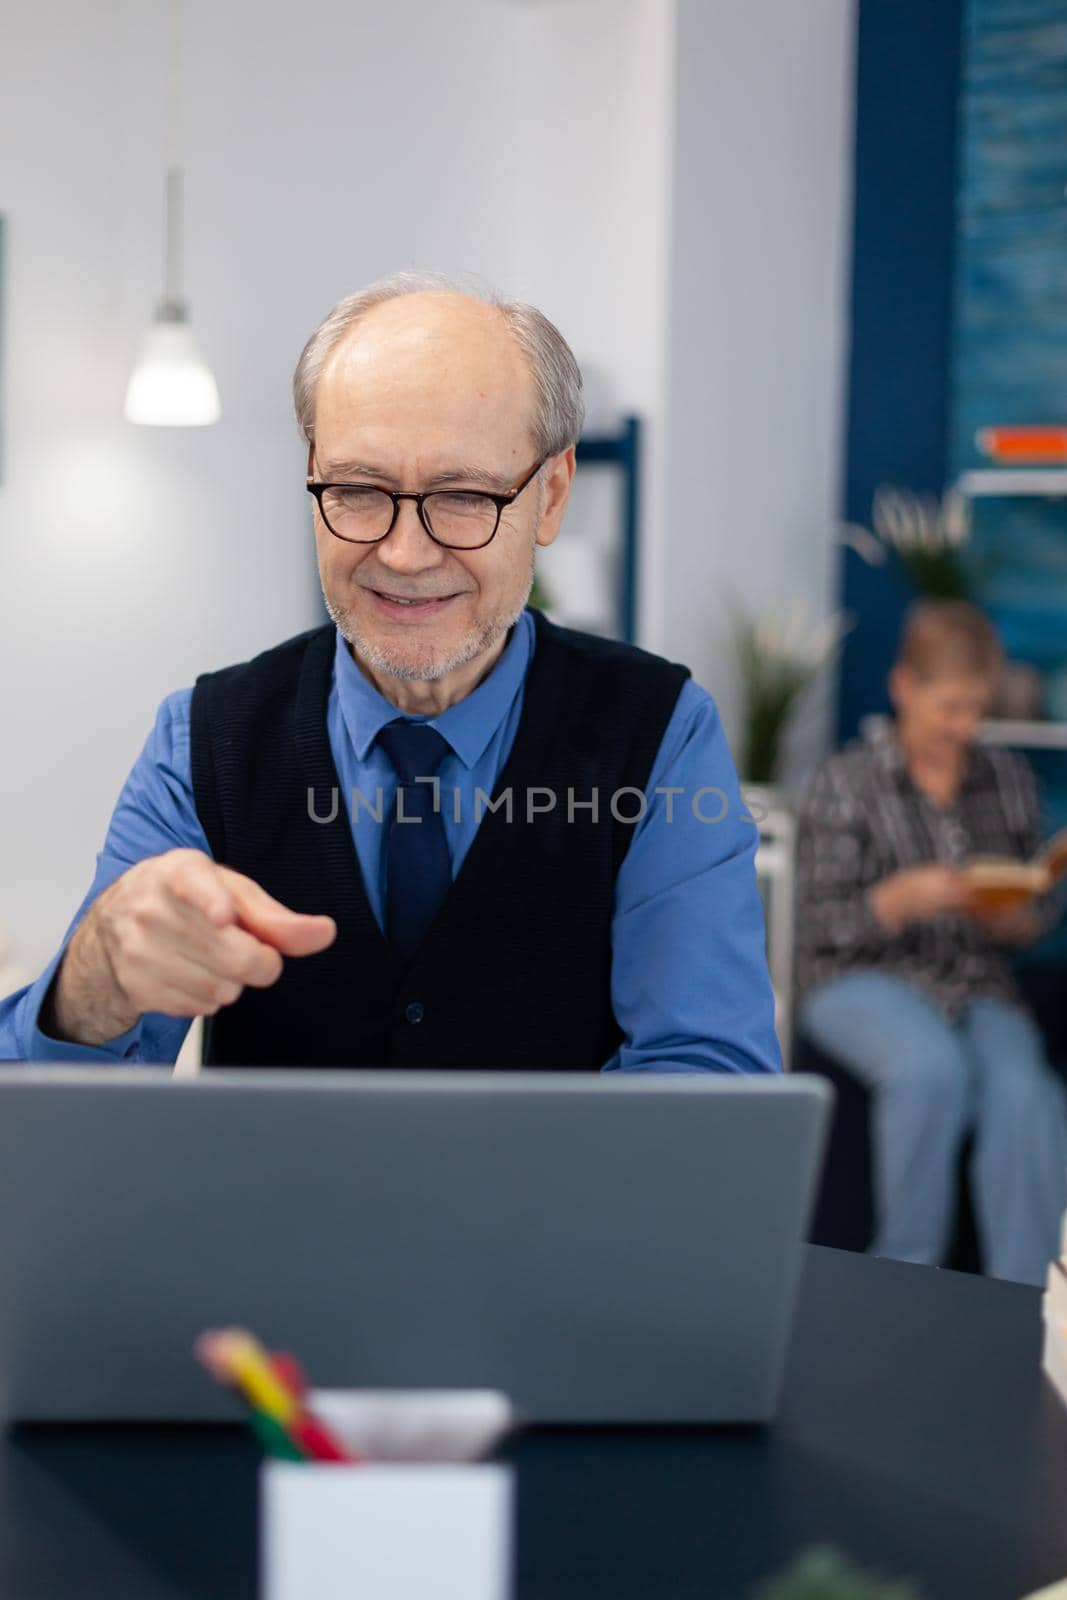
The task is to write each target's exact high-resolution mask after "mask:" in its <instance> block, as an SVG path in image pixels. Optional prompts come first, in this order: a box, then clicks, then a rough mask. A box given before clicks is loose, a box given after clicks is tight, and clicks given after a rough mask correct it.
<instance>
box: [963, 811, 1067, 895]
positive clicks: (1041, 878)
mask: <svg viewBox="0 0 1067 1600" xmlns="http://www.w3.org/2000/svg"><path fill="white" fill-rule="evenodd" d="M963 876H964V878H965V880H966V882H967V884H968V885H969V887H970V889H971V897H972V900H973V903H974V906H975V909H976V910H978V911H1010V910H1012V909H1013V908H1014V907H1015V906H1021V905H1024V904H1025V902H1026V901H1027V900H1031V899H1033V897H1034V896H1035V895H1039V894H1047V893H1048V891H1049V890H1050V889H1051V888H1053V886H1054V885H1055V884H1057V883H1059V882H1060V880H1061V878H1065V877H1067V828H1061V829H1060V831H1059V833H1057V834H1054V835H1053V837H1052V838H1051V839H1050V840H1049V842H1048V844H1046V845H1045V847H1044V848H1043V849H1042V850H1039V851H1038V853H1037V855H1036V856H1034V858H1033V860H1032V861H1016V860H1014V859H1013V858H1012V857H1011V856H973V857H972V858H971V860H970V861H968V862H967V864H966V866H965V867H964V868H963Z"/></svg>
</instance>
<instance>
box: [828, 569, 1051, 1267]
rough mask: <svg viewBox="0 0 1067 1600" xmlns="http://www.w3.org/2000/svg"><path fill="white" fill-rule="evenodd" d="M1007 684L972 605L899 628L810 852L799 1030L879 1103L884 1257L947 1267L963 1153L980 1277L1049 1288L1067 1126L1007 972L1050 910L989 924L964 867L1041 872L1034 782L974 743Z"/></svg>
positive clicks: (879, 1244) (832, 764)
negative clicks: (885, 695) (1031, 860)
mask: <svg viewBox="0 0 1067 1600" xmlns="http://www.w3.org/2000/svg"><path fill="white" fill-rule="evenodd" d="M1001 666H1002V657H1001V651H1000V646H999V643H998V641H997V637H996V634H995V633H994V631H993V628H992V626H991V624H990V623H989V621H988V620H987V618H986V617H985V616H984V615H983V614H982V613H981V612H980V611H978V610H976V609H975V608H974V607H973V606H970V605H967V604H965V603H964V602H962V601H944V602H937V603H934V602H926V603H922V604H919V605H918V606H916V607H915V608H914V610H913V611H912V612H911V613H910V615H909V617H908V618H907V620H906V622H905V626H904V631H903V635H902V638H901V643H900V649H899V653H898V658H897V661H896V664H895V666H894V667H893V670H892V673H891V675H890V679H889V688H890V698H891V700H892V702H893V706H894V709H895V712H896V716H895V718H894V720H892V721H889V720H888V719H885V720H884V721H882V722H881V723H880V725H878V726H877V727H876V728H875V729H874V730H873V731H872V732H871V734H870V735H869V736H868V737H867V738H865V739H862V740H856V741H855V742H854V743H852V744H850V745H848V746H846V748H845V749H843V750H841V751H839V752H838V753H837V754H836V755H833V756H831V757H830V758H829V760H828V761H827V762H826V763H825V764H824V765H823V767H822V769H821V770H820V771H819V773H818V774H817V776H816V778H815V781H814V783H813V785H812V788H811V791H810V794H809V796H808V799H807V802H806V805H805V807H804V809H803V812H802V816H801V819H800V827H799V833H798V842H797V851H798V861H797V868H798V901H799V926H798V941H797V986H798V1005H799V1012H798V1025H799V1029H800V1031H801V1032H802V1033H804V1034H806V1035H807V1037H808V1038H810V1039H811V1040H812V1041H813V1042H814V1043H815V1044H816V1045H817V1046H819V1048H820V1049H823V1050H825V1051H826V1052H827V1053H828V1054H829V1055H831V1056H833V1057H835V1058H836V1059H837V1060H839V1061H840V1062H841V1063H842V1064H843V1065H844V1066H846V1067H847V1068H849V1069H850V1070H851V1072H852V1073H853V1074H854V1075H855V1076H856V1077H857V1078H859V1079H860V1080H861V1081H862V1082H863V1083H864V1084H865V1085H866V1086H867V1087H868V1089H869V1090H870V1092H871V1095H872V1102H873V1103H872V1142H873V1186H874V1196H875V1210H876V1215H877V1230H876V1235H875V1239H874V1243H873V1244H872V1246H871V1249H872V1251H873V1252H874V1253H875V1254H876V1255H883V1256H893V1257H895V1258H897V1259H898V1260H902V1261H917V1262H926V1263H931V1264H936V1263H938V1262H940V1261H941V1260H942V1259H943V1256H944V1253H945V1250H946V1248H947V1246H948V1243H949V1237H950V1231H951V1227H952V1217H953V1206H954V1200H955V1194H956V1176H955V1175H956V1170H957V1164H958V1159H959V1150H960V1144H961V1141H962V1139H963V1137H964V1135H965V1133H966V1132H967V1131H968V1130H973V1133H974V1155H973V1161H972V1165H971V1174H970V1176H971V1186H972V1193H973V1196H974V1208H975V1218H976V1223H977V1226H978V1231H979V1240H980V1243H981V1247H982V1255H983V1259H984V1262H985V1265H986V1270H987V1271H988V1272H990V1273H991V1274H992V1275H993V1276H995V1277H999V1278H1013V1279H1017V1280H1019V1281H1021V1282H1026V1283H1043V1282H1044V1279H1045V1272H1046V1268H1047V1266H1048V1263H1049V1261H1050V1260H1051V1259H1052V1258H1053V1257H1054V1256H1056V1255H1058V1254H1059V1243H1058V1238H1059V1221H1060V1217H1061V1214H1062V1212H1063V1210H1064V1207H1065V1205H1067V1108H1065V1105H1064V1094H1063V1089H1062V1086H1061V1084H1060V1082H1059V1080H1058V1079H1057V1078H1056V1076H1055V1075H1054V1074H1053V1072H1052V1070H1051V1069H1050V1067H1049V1065H1048V1063H1047V1061H1046V1058H1045V1051H1044V1046H1043V1042H1042V1039H1041V1035H1040V1033H1039V1031H1038V1028H1037V1026H1036V1024H1035V1022H1034V1021H1033V1019H1032V1017H1031V1016H1030V1014H1029V1012H1028V1011H1027V1010H1026V1008H1025V1006H1024V1004H1023V1001H1022V998H1021V995H1020V993H1019V991H1018V989H1017V987H1016V984H1015V981H1014V978H1013V976H1012V969H1011V962H1010V958H1009V953H1010V950H1011V948H1012V947H1019V946H1022V945H1025V944H1028V943H1031V942H1032V941H1033V940H1035V939H1036V938H1037V937H1038V936H1039V935H1040V934H1041V932H1043V931H1044V929H1045V928H1046V927H1047V925H1048V920H1049V917H1050V915H1051V914H1052V913H1051V910H1050V907H1049V906H1048V905H1047V904H1041V903H1039V902H1030V903H1028V904H1027V905H1026V906H1025V907H1024V908H1022V909H1021V910H1020V909H1016V910H1015V911H1012V912H1010V913H1004V912H1000V913H999V914H997V915H995V916H989V915H986V916H982V915H980V914H979V913H978V912H977V911H976V910H975V909H974V907H973V905H972V904H971V896H970V891H969V890H968V887H967V884H966V881H965V879H964V877H963V875H962V873H961V872H960V870H959V869H960V867H961V865H962V864H963V863H964V862H965V861H966V860H967V859H968V857H970V856H975V855H999V856H1008V855H1010V856H1017V857H1029V856H1031V855H1033V853H1034V851H1035V850H1036V849H1037V847H1038V843H1039V841H1038V803H1037V793H1036V788H1035V784H1034V780H1033V776H1032V774H1031V771H1030V768H1029V766H1028V765H1027V763H1026V762H1025V761H1024V760H1023V759H1022V758H1021V757H1019V756H1015V755H1011V754H1009V753H1007V752H1006V751H1004V750H998V749H992V748H988V747H985V746H982V745H979V744H976V743H975V738H976V734H977V731H978V725H979V723H980V722H981V720H982V718H983V716H985V714H986V712H987V710H988V707H989V704H990V700H991V697H992V695H993V692H994V688H995V685H996V681H997V678H998V675H999V673H1000V670H1001Z"/></svg>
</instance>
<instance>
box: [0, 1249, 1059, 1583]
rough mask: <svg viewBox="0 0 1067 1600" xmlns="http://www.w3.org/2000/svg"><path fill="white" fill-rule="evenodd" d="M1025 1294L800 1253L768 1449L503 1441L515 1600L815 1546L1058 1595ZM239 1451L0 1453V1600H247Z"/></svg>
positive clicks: (777, 1560)
mask: <svg viewBox="0 0 1067 1600" xmlns="http://www.w3.org/2000/svg"><path fill="white" fill-rule="evenodd" d="M1039 1352H1040V1313H1039V1294H1038V1291H1037V1290H1035V1289H1027V1288H1024V1287H1022V1286H1017V1285H1014V1284H1004V1283H991V1282H988V1281H985V1280H982V1279H978V1278H971V1277H966V1276H963V1275H958V1274H955V1273H945V1272H936V1271H934V1270H933V1269H931V1268H927V1267H908V1266H902V1265H900V1264H898V1263H895V1262H886V1261H873V1260H870V1259H869V1258H867V1257H864V1256H854V1255H848V1254H845V1253H843V1252H838V1251H833V1250H820V1249H817V1248H815V1247H809V1260H808V1264H807V1268H806V1272H805V1278H804V1284H803V1289H802V1294H801V1301H800V1306H799V1310H798V1317H797V1324H796V1329H795V1336H794V1341H793V1348H792V1353H791V1358H790V1364H789V1371H788V1376H787V1382H786V1390H785V1396H784V1402H783V1406H782V1411H781V1414H780V1417H779V1420H778V1422H777V1423H776V1424H775V1425H774V1427H773V1428H770V1429H767V1430H759V1429H745V1428H733V1429H707V1430H689V1431H686V1430H675V1429H664V1430H659V1429H651V1430H643V1431H637V1430H635V1431H629V1430H627V1431H618V1432H611V1433H599V1434H598V1433H589V1432H585V1433H583V1432H581V1431H573V1430H571V1431H562V1430H545V1431H543V1432H535V1433H533V1434H530V1435H529V1436H527V1437H526V1438H524V1439H522V1440H521V1441H520V1442H518V1443H517V1445H516V1447H515V1449H514V1451H513V1459H514V1461H515V1462H516V1465H517V1467H518V1472H519V1584H518V1600H698V1597H699V1600H718V1597H722V1600H743V1597H744V1596H745V1594H746V1592H747V1590H748V1589H749V1588H750V1587H751V1585H752V1584H753V1583H754V1582H756V1581H757V1580H759V1579H760V1578H762V1577H764V1576H765V1575H766V1574H767V1573H768V1572H769V1571H771V1570H772V1569H774V1568H776V1567H777V1566H780V1565H781V1564H782V1563H784V1562H785V1561H786V1560H788V1559H789V1558H790V1557H791V1556H792V1555H793V1554H794V1553H795V1552H796V1551H797V1550H798V1549H800V1548H802V1547H804V1546H806V1545H808V1544H811V1543H815V1542H826V1541H829V1542H833V1543H835V1544H837V1545H839V1546H840V1547H842V1548H844V1549H846V1550H847V1551H848V1552H849V1553H850V1554H851V1555H852V1556H854V1557H855V1558H856V1559H857V1560H859V1561H862V1562H863V1563H864V1564H866V1565H868V1566H872V1567H875V1568H878V1569H880V1570H882V1571H884V1572H886V1573H887V1574H893V1575H901V1576H904V1575H910V1576H912V1577H913V1578H914V1579H915V1580H917V1581H918V1582H921V1585H922V1592H923V1596H924V1600H956V1597H960V1600H1019V1597H1020V1596H1022V1595H1024V1594H1026V1593H1028V1592H1029V1590H1031V1589H1033V1588H1036V1587H1037V1586H1038V1585H1039V1584H1043V1583H1049V1582H1051V1581H1052V1580H1054V1579H1056V1578H1061V1577H1067V1408H1065V1407H1063V1406H1062V1404H1061V1402H1060V1401H1059V1399H1058V1397H1057V1396H1056V1395H1055V1393H1054V1392H1053V1391H1052V1390H1051V1389H1049V1388H1048V1386H1047V1384H1045V1383H1044V1381H1043V1380H1042V1378H1041V1375H1040V1370H1039ZM256 1465H257V1458H256V1455H255V1452H254V1451H253V1449H252V1448H251V1446H250V1444H249V1443H248V1442H247V1440H246V1438H245V1436H244V1433H243V1431H242V1430H239V1429H229V1428H215V1429H207V1428H178V1427H175V1428H145V1429H118V1428H101V1427H83V1428H77V1429H75V1428H58V1427H56V1428H45V1429H22V1430H17V1431H15V1432H14V1433H12V1434H10V1435H8V1436H7V1437H6V1438H3V1439H0V1595H2V1596H3V1597H4V1600H73V1597H75V1596H77V1597H78V1600H98V1597H99V1600H103V1597H104V1596H106V1597H107V1600H127V1597H128V1600H192V1597H194V1596H195V1597H197V1600H209V1597H210V1600H227V1597H230V1596H233V1597H238V1596H240V1597H242V1600H252V1597H254V1595H255V1591H256V1577H255V1520H256Z"/></svg>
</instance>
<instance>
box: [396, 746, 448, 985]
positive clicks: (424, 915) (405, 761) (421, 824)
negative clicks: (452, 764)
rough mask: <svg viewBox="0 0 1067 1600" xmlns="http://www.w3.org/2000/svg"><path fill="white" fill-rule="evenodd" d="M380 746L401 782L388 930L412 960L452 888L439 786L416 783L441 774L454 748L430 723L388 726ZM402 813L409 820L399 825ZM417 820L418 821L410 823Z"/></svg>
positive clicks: (404, 956)
mask: <svg viewBox="0 0 1067 1600" xmlns="http://www.w3.org/2000/svg"><path fill="white" fill-rule="evenodd" d="M378 743H379V744H380V745H381V747H382V749H383V750H384V751H385V753H386V755H387V756H388V757H389V760H390V761H391V762H392V763H393V766H394V768H395V770H396V774H397V777H398V778H399V779H400V783H399V786H398V788H397V793H396V801H395V803H394V806H393V815H392V821H391V825H390V829H389V837H388V839H387V841H386V876H385V930H386V935H387V937H388V939H389V943H390V944H391V945H392V946H393V948H394V950H395V951H396V952H397V954H398V955H399V956H400V957H402V958H404V959H406V958H407V957H409V956H412V955H414V953H415V951H416V950H417V949H418V947H419V945H420V944H421V943H422V941H423V938H424V936H425V934H426V932H427V930H428V929H429V926H430V923H431V922H432V921H433V919H434V917H435V916H436V914H437V911H438V909H439V907H440V905H441V902H442V901H443V900H444V898H445V895H446V894H447V893H448V891H449V888H450V887H451V883H452V867H451V864H450V862H449V859H448V841H447V840H446V838H445V824H444V818H443V817H442V815H441V811H440V809H438V810H437V811H435V810H434V805H433V802H434V792H435V790H436V789H437V787H438V786H437V785H436V784H433V783H416V781H415V780H416V778H432V777H434V776H435V775H436V772H437V768H438V767H439V766H440V764H441V761H442V759H443V757H444V756H445V754H446V752H447V751H448V749H449V745H448V742H447V740H446V739H445V738H444V737H443V736H442V735H441V734H439V733H438V732H437V729H436V728H431V727H429V726H428V725H427V724H426V723H425V722H403V721H397V722H390V723H387V724H386V726H385V727H384V728H383V729H382V730H381V732H380V733H379V735H378ZM398 814H399V815H400V816H402V817H403V818H406V819H409V820H405V821H399V820H398ZM415 817H417V818H418V821H417V822H415V821H412V820H410V819H411V818H415Z"/></svg>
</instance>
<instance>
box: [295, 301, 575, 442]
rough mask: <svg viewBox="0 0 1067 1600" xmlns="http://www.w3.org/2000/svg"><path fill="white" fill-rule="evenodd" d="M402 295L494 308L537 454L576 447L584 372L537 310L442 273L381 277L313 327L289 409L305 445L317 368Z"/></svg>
mask: <svg viewBox="0 0 1067 1600" xmlns="http://www.w3.org/2000/svg"><path fill="white" fill-rule="evenodd" d="M407 294H462V295H466V296H467V297H468V298H469V299H472V300H479V301H481V302H482V304H483V305H489V306H495V308H496V309H497V311H499V312H500V315H501V316H502V317H503V319H504V321H505V322H506V323H507V326H508V328H509V329H510V331H511V334H512V337H513V338H514V340H515V343H516V344H517V345H518V346H519V347H520V349H521V350H522V351H523V352H524V354H525V355H526V357H527V360H528V361H529V363H530V370H531V372H532V373H533V378H534V386H535V389H536V392H537V404H536V408H535V411H534V418H533V436H534V448H535V449H536V451H537V454H538V455H539V456H552V455H556V454H557V453H558V452H559V451H560V450H566V449H567V448H568V446H569V445H572V444H577V442H578V437H579V435H580V433H581V431H582V419H583V416H584V414H585V411H584V406H583V404H582V374H581V372H580V371H579V368H578V363H577V361H576V360H575V359H574V353H573V351H572V350H571V347H570V345H569V344H568V343H567V341H566V339H564V337H563V335H562V334H561V333H560V331H559V329H558V328H557V327H556V326H555V324H554V323H552V322H549V320H548V318H547V317H546V316H545V315H544V313H543V312H541V311H538V310H537V308H536V307H535V306H531V305H526V304H525V303H524V302H523V301H521V300H508V299H506V298H505V297H504V296H503V295H501V294H498V293H497V292H496V290H495V289H491V288H489V286H488V285H487V284H484V283H482V282H481V280H480V279H477V278H466V277H450V276H449V275H448V274H447V273H444V272H393V273H390V274H389V276H388V277H386V278H379V279H378V280H377V282H376V283H372V284H370V285H368V287H367V288H366V289H360V290H358V291H357V292H356V293H355V294H350V295H346V297H345V298H344V299H343V300H339V301H338V302H337V304H336V305H335V306H334V308H333V310H332V311H329V312H327V314H326V316H325V317H324V318H323V320H322V321H321V322H320V323H319V325H318V327H317V328H316V329H315V332H314V333H313V334H312V335H311V338H310V339H309V340H308V342H307V344H306V345H305V346H304V348H303V351H302V352H301V356H300V360H299V361H298V362H297V364H296V371H295V372H294V373H293V404H294V406H295V408H296V420H297V422H298V423H299V424H300V431H301V432H302V433H303V435H304V438H305V439H306V440H307V442H308V444H311V443H312V441H313V439H314V433H315V394H316V390H317V389H318V383H319V379H320V377H321V376H322V372H323V368H324V367H325V366H326V363H327V362H328V361H329V359H330V357H331V356H332V355H333V353H334V351H335V350H336V349H337V347H338V345H339V344H340V343H341V341H342V340H343V339H344V338H345V337H346V336H347V335H348V334H349V333H350V332H351V331H352V329H353V328H354V327H355V326H356V324H357V323H358V322H359V321H360V319H361V318H362V317H363V316H364V315H365V314H366V313H367V312H368V311H370V310H372V309H373V308H374V307H375V306H380V305H383V304H384V303H385V301H387V300H396V299H399V298H400V297H401V296H402V295H407Z"/></svg>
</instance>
